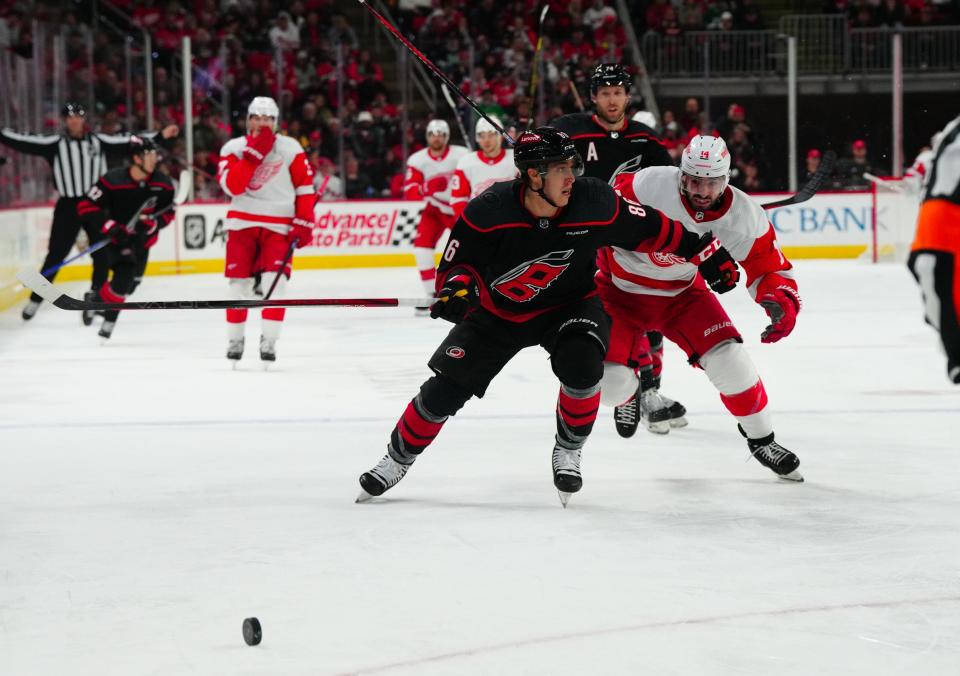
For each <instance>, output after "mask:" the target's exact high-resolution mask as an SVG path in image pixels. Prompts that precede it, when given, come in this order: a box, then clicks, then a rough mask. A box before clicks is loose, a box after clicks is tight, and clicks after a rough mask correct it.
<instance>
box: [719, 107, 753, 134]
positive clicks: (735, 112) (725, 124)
mask: <svg viewBox="0 0 960 676" xmlns="http://www.w3.org/2000/svg"><path fill="white" fill-rule="evenodd" d="M746 116H747V111H746V110H745V109H744V107H743V106H741V105H740V104H738V103H731V104H730V106H729V107H728V108H727V116H726V117H724V118H722V119H720V120H717V123H716V124H715V125H714V129H716V130H717V132H718V133H719V134H720V136H721V137H723V139H724V140H725V141H727V142H728V144H729V141H730V135H731V134H732V133H733V130H734V128H735V127H737V126H738V125H743V126H744V127H745V128H746V129H745V131H746V132H747V134H748V135H749V133H750V125H748V124H747V122H746Z"/></svg>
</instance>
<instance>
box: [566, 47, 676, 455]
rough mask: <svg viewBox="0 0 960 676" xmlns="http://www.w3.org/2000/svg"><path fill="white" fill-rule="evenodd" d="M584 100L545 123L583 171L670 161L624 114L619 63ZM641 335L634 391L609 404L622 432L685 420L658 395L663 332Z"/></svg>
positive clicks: (624, 85) (652, 135) (601, 67)
mask: <svg viewBox="0 0 960 676" xmlns="http://www.w3.org/2000/svg"><path fill="white" fill-rule="evenodd" d="M590 100H591V101H592V102H593V104H594V112H592V113H587V112H584V113H572V114H570V115H564V116H563V117H559V118H557V119H556V120H554V121H553V122H552V123H551V124H552V125H553V126H554V127H556V128H557V129H559V130H561V131H565V132H566V133H567V134H568V135H569V136H570V138H571V139H573V142H574V144H576V146H577V151H578V152H579V153H580V156H581V157H583V158H584V172H583V174H584V176H593V177H594V178H599V179H601V180H604V181H609V180H610V179H611V178H613V174H614V172H616V171H617V169H618V168H620V167H623V166H624V165H625V164H626V163H630V164H629V170H630V171H638V170H640V169H645V168H647V167H659V166H670V165H672V164H673V160H672V159H671V157H670V154H669V153H668V152H667V149H666V147H665V146H664V145H663V142H662V141H661V140H660V137H659V136H658V135H657V133H656V131H654V130H653V129H651V128H650V127H648V126H647V125H645V124H642V123H640V122H637V121H635V120H628V119H627V107H628V106H629V105H630V74H629V73H628V72H627V71H626V69H625V68H624V67H623V66H622V65H620V64H619V63H601V64H598V65H597V67H596V68H595V69H594V71H593V75H592V76H591V78H590ZM646 337H647V341H645V342H644V344H643V345H642V347H643V348H644V349H641V350H640V352H641V354H640V360H639V361H638V362H637V364H636V365H635V368H637V369H638V370H639V373H640V386H639V388H638V389H637V394H636V395H635V396H634V397H632V398H631V399H630V400H629V401H628V402H626V403H624V404H623V405H622V406H617V407H615V408H614V416H613V417H614V422H615V423H616V427H617V432H618V433H619V434H620V436H623V437H631V436H633V434H634V433H635V432H636V431H637V425H638V424H639V422H640V421H641V420H642V421H643V423H644V425H645V426H646V427H647V429H649V430H650V431H651V432H657V433H663V432H665V431H669V430H670V428H671V427H683V426H684V425H686V424H687V420H686V418H685V416H686V413H687V409H686V408H684V406H683V405H682V404H681V403H680V402H677V401H673V400H672V399H670V398H668V397H665V396H663V395H662V394H660V364H661V358H662V355H663V334H661V333H659V332H656V331H651V332H650V333H648V334H647V335H646ZM640 338H642V336H641V337H640ZM646 343H649V345H647V344H646Z"/></svg>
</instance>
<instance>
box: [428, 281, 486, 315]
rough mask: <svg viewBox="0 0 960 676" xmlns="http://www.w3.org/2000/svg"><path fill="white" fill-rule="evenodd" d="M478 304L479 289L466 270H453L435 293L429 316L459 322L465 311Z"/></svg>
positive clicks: (465, 313) (474, 307)
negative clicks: (434, 300)
mask: <svg viewBox="0 0 960 676" xmlns="http://www.w3.org/2000/svg"><path fill="white" fill-rule="evenodd" d="M479 305H480V290H479V289H478V288H477V283H476V281H474V279H473V277H472V276H471V275H470V274H469V273H467V272H455V273H453V274H451V275H450V276H449V277H447V281H446V282H445V283H444V285H443V288H442V289H440V291H439V292H438V293H437V300H436V302H435V303H434V304H433V305H431V306H430V316H431V317H433V318H434V319H446V320H447V321H448V322H453V323H454V324H459V323H460V322H462V321H463V318H464V317H466V316H467V313H468V312H470V311H471V310H474V309H476V308H477V307H478V306H479Z"/></svg>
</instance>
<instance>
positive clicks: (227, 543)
mask: <svg viewBox="0 0 960 676" xmlns="http://www.w3.org/2000/svg"><path fill="white" fill-rule="evenodd" d="M797 269H798V277H799V283H800V290H801V295H802V296H803V299H804V309H803V311H802V313H801V314H800V317H799V322H798V326H797V329H796V331H795V332H794V334H793V335H791V336H790V337H789V338H788V339H786V340H785V341H784V342H781V343H779V344H777V345H772V346H771V345H760V343H759V334H760V331H761V330H762V328H763V326H764V325H765V324H766V321H765V319H766V318H765V316H764V315H763V313H762V311H761V310H760V308H759V307H758V306H756V305H754V304H753V302H752V301H751V300H750V299H749V297H748V295H747V294H746V291H745V290H743V289H738V290H737V291H735V292H733V293H731V294H727V295H726V296H724V297H723V301H724V304H725V305H726V306H727V308H728V309H729V311H730V313H731V315H732V317H733V318H734V320H735V322H736V323H737V325H738V326H739V328H740V330H741V332H742V333H743V334H744V336H745V341H746V344H747V346H748V348H749V350H750V353H751V354H752V356H753V358H754V360H755V361H756V362H757V365H758V367H759V369H760V372H761V375H762V377H763V380H764V382H765V384H766V387H767V390H768V392H769V394H770V401H771V405H772V409H773V411H774V419H775V429H776V433H777V439H778V440H779V441H781V442H782V443H783V444H784V445H785V446H787V447H788V448H790V449H791V450H793V451H795V452H796V453H797V454H798V455H799V456H800V459H801V467H800V469H801V471H802V472H803V473H804V475H805V476H806V479H807V480H806V483H803V484H790V483H786V482H780V481H778V480H777V479H776V478H775V477H774V475H773V474H772V473H770V472H769V471H768V470H766V469H764V468H763V467H761V466H760V465H759V463H757V462H756V461H755V460H752V459H749V458H748V452H747V448H746V445H745V443H744V441H743V440H742V439H741V437H740V436H739V434H738V433H737V431H736V427H735V424H734V422H733V420H732V419H731V418H730V417H729V416H728V415H727V414H726V412H725V410H724V409H723V408H722V406H721V404H720V401H719V399H718V397H717V395H716V393H715V392H714V391H713V389H712V388H711V387H710V384H709V382H708V381H707V379H706V377H705V376H704V375H703V373H701V372H698V371H696V370H694V369H692V368H690V367H688V366H687V365H686V364H685V362H684V359H683V356H682V354H681V353H680V351H679V350H678V349H677V348H675V347H674V346H672V345H668V347H667V356H666V370H665V376H664V387H663V391H664V393H665V394H667V395H669V396H671V397H673V398H676V399H679V400H680V401H682V402H683V403H684V404H685V405H686V406H687V408H688V409H689V415H688V418H689V420H690V425H689V427H687V428H685V429H680V430H674V431H672V432H671V433H670V434H669V435H668V436H666V437H656V436H654V435H652V434H649V433H646V432H644V431H642V430H641V431H640V432H638V433H637V436H636V437H634V438H633V439H631V440H623V439H620V438H619V437H618V436H617V435H616V432H615V430H614V428H613V423H612V420H611V414H612V412H611V410H610V409H606V408H604V409H602V410H601V418H600V420H599V421H598V423H597V427H596V429H595V432H594V435H593V437H592V438H591V439H590V441H589V443H588V444H587V447H586V450H585V454H584V463H583V469H584V488H583V490H582V491H581V492H580V493H579V494H577V495H575V496H574V497H573V499H572V500H571V503H570V507H569V508H568V509H566V510H564V509H562V508H561V507H560V503H559V501H558V499H557V495H556V492H555V490H554V489H553V485H552V482H551V473H550V453H551V450H552V438H553V431H554V418H553V409H554V405H555V399H556V392H557V383H556V381H555V380H554V378H553V376H552V374H551V372H550V368H549V363H548V362H547V360H546V358H545V355H544V354H543V353H542V352H539V351H537V350H535V349H531V350H528V351H526V352H524V353H522V354H521V355H520V356H519V357H518V358H517V359H516V360H515V361H514V362H512V363H511V364H510V365H509V366H508V367H507V369H506V370H505V371H504V372H503V373H502V374H501V376H500V377H499V378H498V379H497V380H495V381H494V383H493V385H492V386H491V387H490V390H489V392H488V394H487V396H486V398H485V399H483V400H480V401H477V400H474V401H471V402H470V403H469V404H468V405H467V407H466V408H465V409H464V410H463V411H462V412H461V413H460V414H459V415H457V416H456V418H455V419H452V420H451V421H450V423H449V424H448V425H447V426H446V427H445V429H444V430H443V432H442V433H441V434H440V436H439V438H438V440H437V442H436V443H435V444H434V446H433V447H431V448H430V449H429V450H428V451H427V452H426V453H425V454H424V456H423V457H422V458H421V459H420V460H419V461H418V463H417V464H416V465H415V466H414V468H413V469H412V470H411V472H410V473H409V474H408V475H407V477H406V478H405V479H404V480H403V482H401V483H400V484H399V485H398V486H397V487H396V488H394V489H393V490H392V491H390V492H389V493H387V494H386V495H385V496H384V498H383V499H379V500H376V501H372V502H370V503H367V504H362V505H357V504H354V498H355V497H356V495H357V493H358V485H357V476H358V475H359V474H360V473H361V472H362V471H364V470H366V469H368V468H370V467H371V466H373V464H374V463H376V462H377V460H379V458H380V457H381V456H382V455H383V452H384V448H385V445H386V442H387V438H388V434H389V432H390V430H391V428H392V426H393V424H394V423H395V422H396V420H397V418H398V417H399V416H400V413H401V412H402V410H403V408H404V407H405V405H406V403H407V401H408V400H409V399H410V398H411V397H412V396H413V394H414V393H415V392H416V389H417V387H418V386H419V384H420V382H421V381H422V380H423V379H424V378H425V377H427V375H428V370H427V369H426V366H425V362H426V360H427V358H428V356H429V355H430V353H431V352H432V350H433V349H434V347H435V345H436V344H437V343H438V342H439V340H440V339H441V337H442V336H443V335H444V334H445V332H446V330H447V328H448V327H449V325H447V324H444V323H441V322H437V321H431V320H428V319H417V318H414V317H412V316H410V312H409V311H408V310H396V309H389V310H386V309H378V310H363V309H299V310H292V311H289V312H288V315H287V317H288V320H287V324H286V328H285V333H284V335H283V337H282V339H281V340H280V342H279V344H278V359H279V361H278V362H277V365H276V366H275V367H274V369H273V370H271V371H269V372H264V371H263V370H262V369H261V367H260V363H259V358H258V356H257V354H256V339H257V336H258V335H259V317H256V316H253V317H251V323H250V324H249V326H248V338H247V343H248V348H247V355H246V356H245V358H244V361H243V362H242V363H241V368H240V369H239V370H237V371H231V370H230V368H229V365H228V363H227V361H226V359H225V358H224V356H223V353H224V351H225V347H226V337H225V328H224V319H223V316H222V312H218V311H182V312H139V313H134V312H128V313H126V314H124V315H123V316H121V318H120V321H119V323H118V325H117V329H116V331H115V333H114V336H113V339H112V340H111V342H110V344H109V345H107V346H103V347H101V346H100V344H99V339H98V338H97V336H96V331H95V328H86V329H84V328H82V327H81V326H80V320H79V317H78V316H77V315H76V314H74V313H68V312H64V311H60V310H57V309H55V308H53V307H51V306H45V307H43V308H42V309H41V311H40V312H39V313H38V315H37V316H36V318H35V319H34V320H33V321H32V322H31V323H30V324H29V325H24V324H23V323H22V322H21V321H20V318H19V310H11V311H8V312H5V313H2V314H0V373H2V379H3V380H2V387H0V673H3V674H10V675H23V674H26V675H33V674H44V675H46V674H70V675H71V676H77V675H80V674H97V675H98V676H99V675H104V674H123V675H131V674H137V675H139V674H156V675H164V676H168V675H171V674H198V675H204V676H210V675H214V674H216V675H234V674H236V675H254V674H256V675H271V676H294V675H301V674H302V675H308V674H309V675H310V676H315V675H320V674H323V675H327V674H348V673H350V674H397V675H400V674H407V675H413V674H416V675H418V676H419V675H432V674H655V675H658V676H665V675H671V674H677V675H679V674H683V675H689V674H711V675H712V674H722V675H734V674H736V675H761V674H762V675H766V674H777V675H794V674H795V675H801V674H802V675H804V676H808V675H809V674H825V675H827V674H829V675H832V674H843V675H844V676H854V675H860V674H863V675H867V674H869V675H870V676H876V675H884V676H886V675H892V674H897V675H899V674H904V675H906V674H910V675H916V674H923V675H925V676H932V675H936V676H939V675H956V674H960V488H958V485H960V388H956V387H953V386H951V385H950V384H949V383H948V382H947V380H946V377H945V374H944V360H943V358H942V357H941V355H940V352H939V349H938V346H937V340H936V336H935V334H934V332H933V331H932V330H931V329H929V328H928V327H926V326H925V325H924V324H923V323H922V320H921V307H920V300H919V292H918V290H917V288H916V286H915V285H914V283H913V280H912V279H911V278H910V277H909V275H908V273H907V272H906V270H905V269H904V268H903V267H902V266H898V265H880V266H869V265H865V264H862V263H859V262H848V261H844V262H830V261H800V262H799V263H798V264H797ZM64 286H65V288H67V289H69V290H70V291H71V292H72V293H73V295H76V296H79V295H80V294H82V291H83V288H84V287H83V285H80V284H66V285H64ZM418 289H419V284H418V280H417V279H416V273H415V272H414V270H412V269H388V270H348V271H318V272H299V273H296V274H295V276H294V280H293V282H292V283H291V285H290V290H289V292H288V294H289V295H290V296H291V297H307V296H355V295H369V296H375V295H386V296H415V295H419V291H418ZM224 297H226V285H225V283H224V281H223V279H222V278H220V277H218V276H215V275H204V276H184V277H151V278H147V280H146V282H145V284H144V286H143V288H142V289H141V290H140V291H139V292H138V294H137V299H140V300H147V299H182V298H224ZM248 616H257V617H258V618H259V619H260V621H261V622H262V625H263V637H264V638H263V643H262V644H261V645H260V646H258V647H256V648H250V647H247V646H246V645H245V644H244V643H243V640H242V637H241V631H240V629H241V623H242V621H243V619H244V618H245V617H248Z"/></svg>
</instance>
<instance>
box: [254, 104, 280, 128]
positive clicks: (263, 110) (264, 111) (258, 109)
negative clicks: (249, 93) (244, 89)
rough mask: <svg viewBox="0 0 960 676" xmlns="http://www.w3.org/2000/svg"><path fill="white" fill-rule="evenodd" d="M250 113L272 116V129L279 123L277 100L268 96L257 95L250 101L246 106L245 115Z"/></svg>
mask: <svg viewBox="0 0 960 676" xmlns="http://www.w3.org/2000/svg"><path fill="white" fill-rule="evenodd" d="M251 115H263V116H264V117H272V118H273V130H274V131H276V130H277V125H278V124H279V123H280V107H279V106H277V102H276V101H274V100H273V99H271V98H270V97H269V96H257V97H255V98H254V99H253V101H251V102H250V105H249V106H248V107H247V117H250V116H251Z"/></svg>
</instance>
